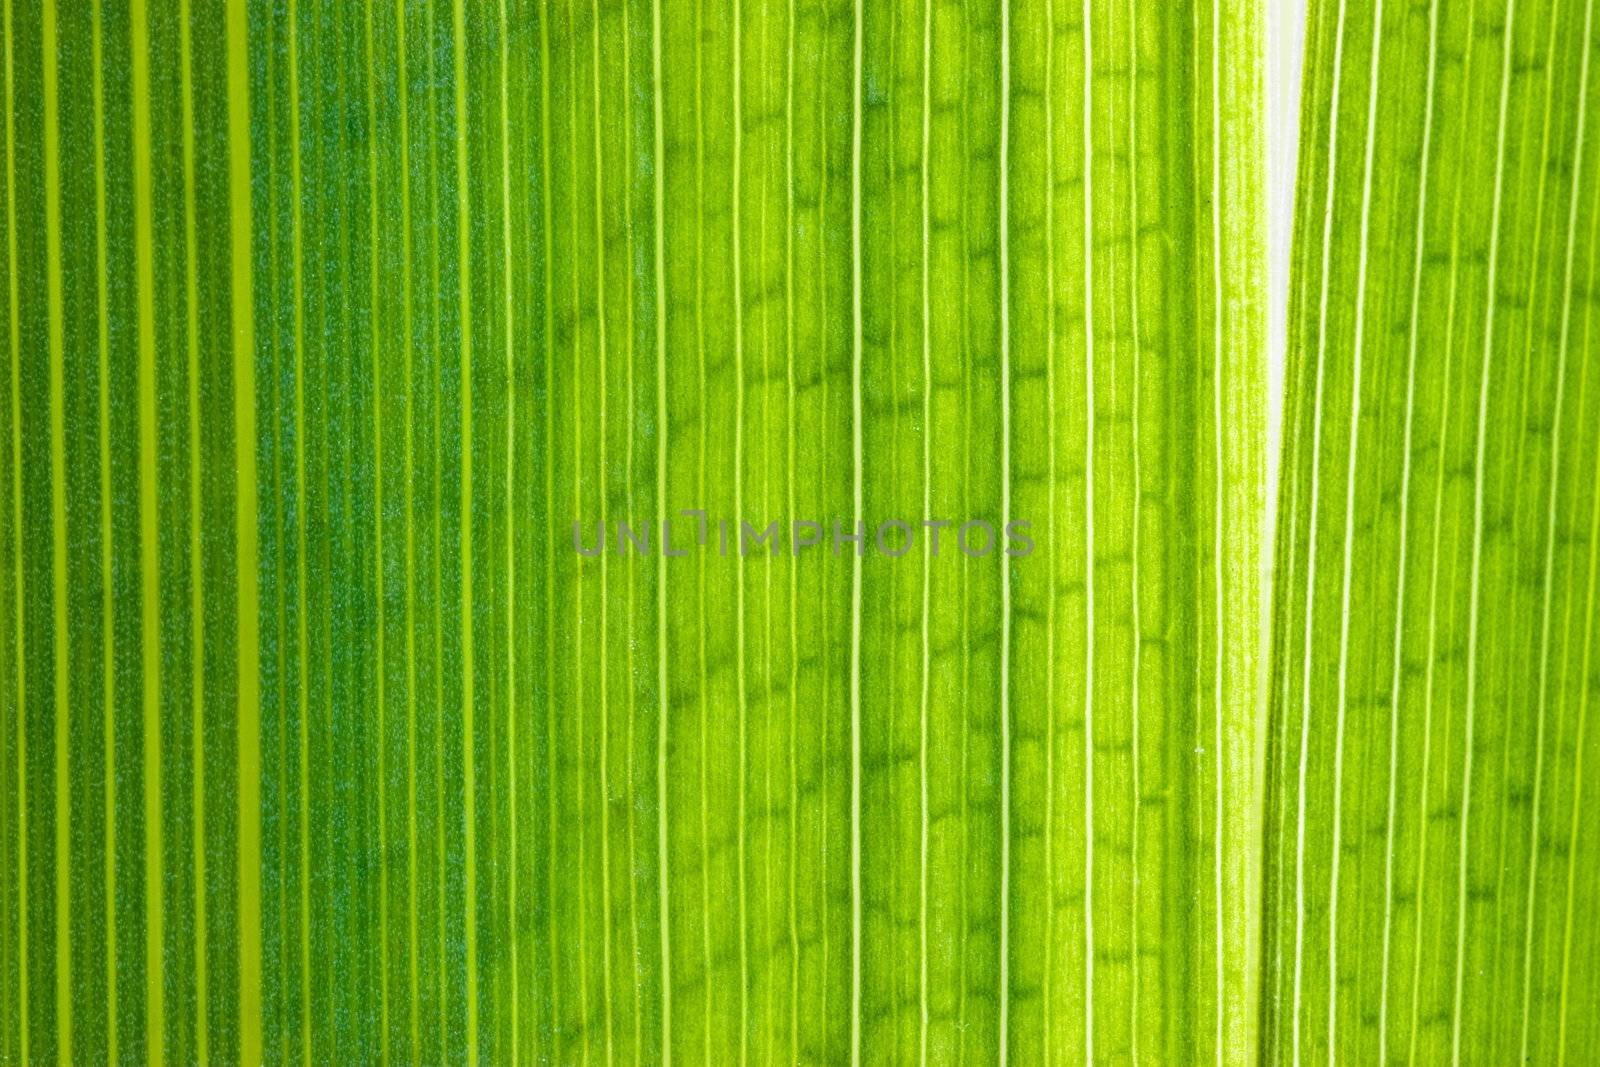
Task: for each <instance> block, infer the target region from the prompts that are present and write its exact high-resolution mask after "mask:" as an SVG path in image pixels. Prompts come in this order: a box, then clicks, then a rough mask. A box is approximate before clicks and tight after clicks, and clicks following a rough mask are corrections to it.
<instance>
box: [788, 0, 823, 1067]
mask: <svg viewBox="0 0 1600 1067" xmlns="http://www.w3.org/2000/svg"><path fill="white" fill-rule="evenodd" d="M787 14H788V20H787V22H786V23H785V26H786V31H785V38H784V50H785V61H784V62H785V65H784V98H783V138H784V140H783V146H784V147H783V182H784V202H783V263H784V275H783V276H784V291H783V321H784V375H785V378H786V381H785V383H784V385H785V391H784V395H785V397H786V399H787V403H788V409H787V416H788V417H787V421H786V422H785V426H786V427H787V428H788V434H787V436H788V438H789V455H788V467H789V471H788V474H789V477H788V503H789V515H790V516H791V520H790V521H793V519H792V516H794V515H796V514H798V509H797V507H796V503H795V470H796V469H797V468H798V466H799V435H798V434H797V433H795V432H794V428H795V414H794V398H795V382H794V349H795V342H794V317H795V316H794V65H795V47H794V39H795V30H794V27H795V13H794V0H789V4H788V12H787ZM791 529H792V528H791ZM799 600H800V568H799V565H798V564H797V563H795V562H793V560H792V557H791V562H790V564H789V1059H790V1060H791V1061H794V1060H796V1059H798V1057H799V1055H800V893H799V868H800V768H799V760H800V733H799V722H800V704H799V693H800V605H799ZM823 632H824V633H826V632H827V628H826V627H824V628H823ZM824 794H826V790H824ZM822 1017H823V1018H826V1017H827V1015H826V1012H824V1013H823V1015H822Z"/></svg>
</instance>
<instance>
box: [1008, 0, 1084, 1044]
mask: <svg viewBox="0 0 1600 1067" xmlns="http://www.w3.org/2000/svg"><path fill="white" fill-rule="evenodd" d="M1089 8H1090V0H1083V317H1084V326H1083V339H1084V354H1083V406H1084V415H1085V418H1086V421H1087V425H1086V428H1085V430H1084V438H1083V464H1084V476H1083V506H1084V514H1085V515H1086V516H1087V519H1086V522H1085V527H1086V529H1085V534H1084V536H1085V547H1084V580H1083V586H1084V600H1085V604H1086V618H1085V621H1084V630H1083V633H1084V639H1083V645H1084V652H1083V659H1084V665H1083V841H1084V846H1083V935H1084V950H1083V987H1084V988H1083V1042H1084V1054H1083V1058H1084V1062H1085V1063H1089V1064H1092V1063H1094V953H1095V948H1094V666H1095V663H1094V26H1093V23H1092V21H1091V19H1090V13H1089ZM1002 158H1003V157H1002ZM1002 225H1004V223H1002ZM1010 399H1011V396H1010V393H1009V391H1008V392H1007V394H1006V400H1007V402H1008V403H1009V401H1010ZM1007 439H1008V440H1009V435H1008V437H1007ZM1006 460H1007V463H1008V464H1009V462H1010V450H1009V448H1008V449H1007V456H1006ZM1006 477H1007V493H1008V501H1009V487H1010V468H1009V466H1008V467H1007V475H1006ZM1002 511H1003V513H1004V517H1005V521H1007V522H1010V521H1011V505H1010V503H1009V502H1008V503H1007V504H1006V505H1005V507H1004V508H1002ZM1009 578H1010V575H1009V568H1008V573H1007V585H1008V586H1009V585H1010V581H1009ZM1007 751H1008V756H1009V749H1008V750H1007Z"/></svg>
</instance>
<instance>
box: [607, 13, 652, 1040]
mask: <svg viewBox="0 0 1600 1067" xmlns="http://www.w3.org/2000/svg"><path fill="white" fill-rule="evenodd" d="M595 21H596V26H598V25H599V14H598V10H597V12H596V20H595ZM597 69H598V67H597ZM622 69H623V71H624V72H625V74H624V83H625V84H624V88H623V100H624V103H623V112H624V121H623V123H622V158H623V161H624V168H625V169H624V173H627V170H628V169H631V167H632V166H633V116H632V114H631V111H632V107H631V101H632V92H631V88H632V87H631V85H630V84H627V82H628V79H631V77H632V71H633V44H632V35H631V34H630V33H628V32H626V31H624V32H623V34H622ZM597 76H598V75H597ZM595 137H596V150H598V145H599V132H598V130H597V131H596V134H595ZM619 184H621V185H622V187H623V188H622V225H623V258H624V259H625V260H626V262H627V263H628V264H629V273H630V274H632V273H634V272H633V269H632V268H633V262H634V259H633V196H632V195H631V194H632V190H631V189H630V188H629V183H628V182H627V181H626V180H624V181H623V182H621V183H619ZM597 188H598V183H597ZM633 288H634V286H633V282H632V281H631V280H630V281H628V282H627V283H626V284H624V285H623V287H622V299H623V306H624V308H625V309H626V314H625V316H624V317H625V322H624V324H623V329H624V331H625V333H624V335H623V336H624V348H623V350H624V353H625V355H624V366H625V368H626V369H625V370H624V373H623V380H624V383H625V391H626V394H627V397H628V400H627V405H626V410H625V411H624V413H623V422H622V425H623V446H622V451H623V480H624V482H625V483H626V484H627V487H628V490H627V515H628V518H629V519H630V520H631V519H632V518H633V515H634V510H633V490H634V485H635V475H634V465H633V445H634V440H633V426H634V421H635V417H634V387H633V369H634V367H633V362H634V347H635V343H634V342H635V330H634V322H635V308H634V295H633ZM602 410H604V409H602ZM618 536H619V537H620V536H621V534H620V528H619V533H618ZM601 540H602V542H603V541H604V538H602V539H601ZM601 547H602V549H603V548H604V545H603V544H602V546H601ZM602 562H604V556H603V553H602ZM624 584H625V585H626V586H627V604H626V608H625V612H624V619H625V622H624V632H625V634H626V636H625V637H624V639H623V641H624V644H625V645H626V660H625V663H624V667H623V669H624V672H625V674H624V677H625V678H626V679H627V684H626V685H625V690H626V694H627V721H628V729H627V732H626V734H625V735H624V737H623V745H624V748H625V750H626V752H627V757H626V759H625V760H624V761H623V762H624V766H625V767H626V770H625V772H624V777H625V779H626V784H625V786H624V790H625V793H624V795H625V797H626V798H627V800H628V803H627V805H626V807H625V811H626V812H627V816H626V817H627V824H628V825H627V834H626V846H627V853H628V863H627V865H626V866H625V868H624V873H625V874H626V876H627V881H628V922H627V930H628V941H629V942H630V944H631V947H632V949H633V952H632V956H633V975H634V977H635V979H636V984H637V980H638V979H639V978H641V977H642V976H643V974H644V958H643V956H642V954H641V953H642V950H641V948H640V945H639V880H638V878H637V877H635V875H634V863H635V860H636V857H637V856H638V854H639V851H638V848H637V841H638V837H637V834H636V832H635V830H636V823H637V820H636V818H635V815H634V804H633V800H634V798H635V797H637V796H638V790H637V787H636V785H635V782H634V770H635V763H634V736H635V726H636V723H637V715H636V710H637V709H636V704H637V694H636V691H635V687H634V685H633V681H634V679H635V678H636V677H637V675H636V673H635V668H634V653H635V644H636V642H635V641H634V637H633V632H632V631H633V626H634V624H635V620H636V619H637V617H638V611H637V609H636V607H635V604H634V572H633V570H632V569H631V568H630V569H628V571H627V572H626V577H625V578H624ZM610 800H611V796H610V791H609V790H607V791H606V794H605V801H606V805H607V807H609V806H610ZM609 841H610V838H609V835H607V842H608V848H607V853H608V855H609V852H610V849H609ZM624 973H627V972H624ZM639 992H640V991H639V990H638V989H637V988H636V989H635V990H634V997H633V1049H634V1055H635V1056H636V1057H637V1056H638V1055H639V1050H640V1049H641V1048H642V1047H643V1046H644V1012H643V1011H642V1010H641V1008H640V1003H639V1002H640V1000H641V999H642V998H641V997H640V996H639Z"/></svg>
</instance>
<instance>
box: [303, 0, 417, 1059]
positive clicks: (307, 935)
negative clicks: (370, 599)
mask: <svg viewBox="0 0 1600 1067" xmlns="http://www.w3.org/2000/svg"><path fill="white" fill-rule="evenodd" d="M396 2H397V3H399V2H402V0H396ZM286 20H287V34H286V36H287V37H288V47H287V52H288V56H287V58H288V68H289V70H288V78H289V176H290V195H289V202H290V204H291V205H292V206H291V209H290V259H292V260H293V261H294V270H293V272H292V273H293V282H292V285H293V304H294V311H293V318H294V501H295V507H294V511H295V597H296V600H297V601H298V602H299V603H298V604H297V610H296V611H295V659H296V670H295V677H296V679H297V680H298V682H299V686H298V689H299V693H298V699H297V703H298V707H297V708H296V711H297V714H298V717H299V731H298V732H299V737H298V738H297V740H298V742H299V751H298V760H299V768H298V769H299V774H300V797H299V800H300V803H299V819H298V820H297V821H298V823H299V825H298V830H299V836H300V841H299V846H300V871H299V875H300V887H299V889H300V891H299V894H298V896H299V900H298V905H299V925H300V929H299V935H300V936H299V938H298V941H299V945H298V948H299V965H300V982H299V986H300V989H299V993H300V1057H301V1062H302V1063H303V1064H305V1065H306V1067H310V1064H311V1062H312V1060H311V860H310V855H311V828H310V827H311V817H310V811H309V809H310V806H311V803H310V801H311V756H310V752H311V742H310V736H311V735H310V727H309V725H308V719H309V714H310V697H309V694H308V691H307V690H308V686H307V682H306V671H307V645H308V634H307V624H306V616H307V614H308V612H307V610H306V608H307V596H306V578H307V575H306V570H307V568H306V449H305V377H306V375H305V346H304V344H303V335H304V331H305V267H304V248H303V243H304V239H305V237H304V221H303V217H302V206H303V202H304V196H303V193H302V185H301V180H300V175H301V170H300V163H301V160H300V66H299V64H300V59H299V56H300V49H299V6H298V4H297V3H296V0H289V9H288V13H287V15H286Z"/></svg>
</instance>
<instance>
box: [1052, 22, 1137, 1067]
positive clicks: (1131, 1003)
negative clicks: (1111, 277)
mask: <svg viewBox="0 0 1600 1067" xmlns="http://www.w3.org/2000/svg"><path fill="white" fill-rule="evenodd" d="M1136 2H1137V0H1128V221H1129V227H1128V229H1129V234H1130V239H1129V241H1128V263H1129V266H1128V274H1129V277H1130V278H1131V279H1132V284H1131V285H1129V286H1128V300H1129V305H1130V325H1129V330H1130V331H1131V338H1132V341H1133V401H1132V402H1133V418H1132V420H1131V421H1132V426H1131V436H1132V451H1133V523H1132V527H1131V529H1130V530H1129V547H1128V551H1129V558H1130V559H1131V560H1132V563H1133V566H1132V568H1131V570H1132V575H1131V580H1130V582H1129V585H1130V590H1129V600H1130V603H1131V608H1132V615H1133V663H1132V677H1133V685H1132V687H1131V688H1132V692H1131V694H1130V698H1129V706H1130V709H1131V711H1132V714H1131V716H1130V722H1129V725H1130V727H1131V732H1132V743H1133V773H1132V776H1131V777H1132V788H1133V805H1132V815H1131V819H1130V821H1131V823H1132V829H1131V832H1130V841H1129V857H1130V859H1131V861H1132V862H1131V864H1130V865H1131V867H1132V874H1133V888H1132V893H1131V899H1130V902H1129V908H1128V943H1129V945H1131V946H1132V949H1133V951H1132V954H1131V959H1130V962H1129V972H1130V976H1131V980H1130V981H1129V983H1128V1019H1129V1027H1128V1042H1129V1059H1130V1060H1131V1061H1132V1062H1133V1064H1134V1065H1135V1067H1137V1065H1138V1063H1139V803H1140V796H1139V755H1140V753H1139V672H1140V670H1141V668H1142V663H1141V656H1142V654H1143V651H1144V630H1143V625H1142V622H1141V615H1140V599H1139V508H1140V504H1141V502H1142V500H1143V497H1142V495H1141V494H1142V492H1143V488H1142V486H1143V482H1142V481H1141V480H1140V476H1139V475H1140V471H1139V404H1140V400H1141V391H1140V388H1139V374H1140V367H1139V34H1138V32H1137V29H1136V27H1137V26H1138V22H1137V21H1136V18H1137V16H1136V11H1135V6H1134V5H1135V4H1136ZM1047 243H1049V242H1047ZM1054 406H1055V405H1053V404H1052V405H1051V408H1052V410H1054ZM1054 436H1055V435H1054V433H1053V432H1052V434H1051V437H1052V439H1053V438H1054ZM1052 481H1054V479H1052ZM1052 514H1053V512H1052ZM1051 528H1052V529H1054V522H1053V520H1052V524H1051Z"/></svg>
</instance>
